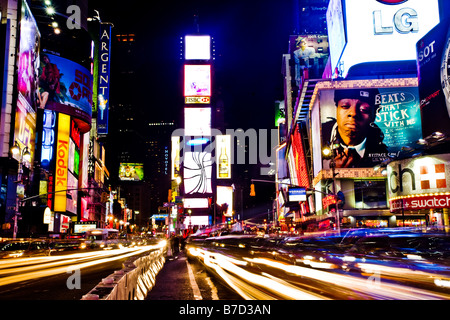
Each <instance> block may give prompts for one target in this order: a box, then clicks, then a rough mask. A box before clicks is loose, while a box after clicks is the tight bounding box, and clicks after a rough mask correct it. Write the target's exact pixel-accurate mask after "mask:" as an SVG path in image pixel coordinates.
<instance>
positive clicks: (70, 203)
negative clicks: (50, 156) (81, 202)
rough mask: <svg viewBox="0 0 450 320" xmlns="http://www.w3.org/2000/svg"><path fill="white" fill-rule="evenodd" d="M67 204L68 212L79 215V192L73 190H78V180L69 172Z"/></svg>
mask: <svg viewBox="0 0 450 320" xmlns="http://www.w3.org/2000/svg"><path fill="white" fill-rule="evenodd" d="M67 189H70V190H68V191H67V203H66V211H67V212H71V213H73V214H76V213H77V198H78V191H77V190H73V189H78V179H77V178H76V177H75V176H74V175H73V174H72V173H71V172H70V171H69V172H68V173H67Z"/></svg>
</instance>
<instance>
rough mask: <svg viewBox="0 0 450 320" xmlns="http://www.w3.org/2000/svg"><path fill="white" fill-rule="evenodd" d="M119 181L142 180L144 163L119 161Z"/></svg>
mask: <svg viewBox="0 0 450 320" xmlns="http://www.w3.org/2000/svg"><path fill="white" fill-rule="evenodd" d="M119 180H120V181H142V180H144V164H143V163H130V162H121V163H120V164H119Z"/></svg>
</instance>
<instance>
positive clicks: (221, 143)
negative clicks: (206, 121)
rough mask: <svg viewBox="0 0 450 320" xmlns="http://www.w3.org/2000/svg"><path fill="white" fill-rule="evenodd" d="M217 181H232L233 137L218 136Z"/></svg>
mask: <svg viewBox="0 0 450 320" xmlns="http://www.w3.org/2000/svg"><path fill="white" fill-rule="evenodd" d="M216 165H217V179H231V136H230V135H216Z"/></svg>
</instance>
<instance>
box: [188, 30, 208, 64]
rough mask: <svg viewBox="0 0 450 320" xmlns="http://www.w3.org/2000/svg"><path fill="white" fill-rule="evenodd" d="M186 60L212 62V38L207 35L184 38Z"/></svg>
mask: <svg viewBox="0 0 450 320" xmlns="http://www.w3.org/2000/svg"><path fill="white" fill-rule="evenodd" d="M184 43H185V47H184V59H185V60H210V59H211V37H210V36H207V35H187V36H185V37H184Z"/></svg>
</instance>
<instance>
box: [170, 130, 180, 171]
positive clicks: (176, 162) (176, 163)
mask: <svg viewBox="0 0 450 320" xmlns="http://www.w3.org/2000/svg"><path fill="white" fill-rule="evenodd" d="M171 143H172V148H171V161H172V170H171V179H172V180H174V179H176V178H178V177H180V176H181V170H180V168H181V161H180V152H181V150H180V137H179V136H172V137H171Z"/></svg>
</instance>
